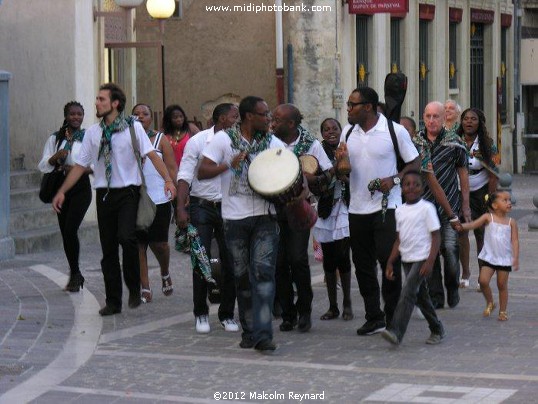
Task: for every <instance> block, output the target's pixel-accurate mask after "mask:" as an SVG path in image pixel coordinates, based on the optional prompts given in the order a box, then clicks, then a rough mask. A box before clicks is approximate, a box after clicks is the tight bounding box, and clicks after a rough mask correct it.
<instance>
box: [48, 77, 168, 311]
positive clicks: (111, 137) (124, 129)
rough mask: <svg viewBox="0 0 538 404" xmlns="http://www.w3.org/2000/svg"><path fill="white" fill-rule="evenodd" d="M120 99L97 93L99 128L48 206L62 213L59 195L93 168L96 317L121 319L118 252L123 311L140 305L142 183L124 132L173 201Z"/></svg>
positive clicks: (105, 90)
mask: <svg viewBox="0 0 538 404" xmlns="http://www.w3.org/2000/svg"><path fill="white" fill-rule="evenodd" d="M125 102H126V97H125V93H124V92H123V90H122V89H121V88H120V87H118V86H117V85H116V84H113V83H107V84H103V85H102V86H101V87H100V88H99V93H98V95H97V97H96V101H95V107H96V110H97V113H96V115H97V117H98V118H101V121H100V122H99V123H96V124H95V125H93V126H91V127H90V128H89V129H88V130H86V135H85V136H84V141H83V142H82V148H81V152H80V154H79V158H78V160H77V161H76V162H75V163H76V164H75V165H74V166H73V168H72V169H71V171H70V172H69V174H68V176H67V177H66V179H65V181H64V183H63V185H62V186H61V187H60V189H59V190H58V193H57V194H56V196H55V197H54V200H53V201H52V206H53V208H54V210H55V211H56V212H59V211H60V210H61V208H62V204H63V202H64V199H65V193H66V192H67V191H69V190H70V189H71V188H72V187H73V185H75V183H76V182H77V181H78V180H79V178H80V177H81V175H82V174H83V173H84V172H85V171H86V168H87V167H90V165H92V164H93V167H94V168H93V174H94V183H93V186H94V188H95V189H96V195H97V198H96V203H97V222H98V225H99V238H100V240H101V249H102V251H103V259H102V260H101V270H102V272H103V277H104V281H105V294H106V304H105V306H104V307H103V308H101V310H99V314H100V315H101V316H110V315H113V314H117V313H121V308H122V282H121V267H120V260H119V256H118V252H119V251H118V247H119V246H120V245H121V248H122V253H123V260H122V263H123V278H124V280H125V284H126V285H127V288H128V289H129V307H130V308H135V307H138V306H139V305H140V303H141V300H140V261H139V256H138V242H137V238H136V234H135V224H136V216H137V210H138V199H139V195H140V193H139V192H140V191H139V189H140V185H141V183H142V177H141V173H140V170H139V168H138V163H137V160H136V157H135V154H134V150H133V144H132V140H131V132H130V127H132V128H133V130H134V134H135V138H136V141H137V142H138V148H139V150H140V155H141V156H142V157H148V158H149V159H150V160H151V162H152V163H153V165H154V166H155V168H156V169H157V171H158V172H159V174H160V175H161V176H162V177H163V179H164V181H165V185H164V188H165V192H166V193H169V195H170V197H171V198H173V197H174V196H175V194H176V188H175V186H174V181H173V180H172V179H171V178H170V175H169V174H168V170H167V168H166V166H165V164H164V162H163V161H162V159H161V158H160V157H159V156H158V155H157V153H156V152H155V149H154V148H153V146H152V145H151V142H150V141H149V138H148V136H147V134H146V131H145V130H144V128H143V127H142V125H141V124H140V123H139V122H136V121H135V120H133V119H132V118H131V117H129V118H125V115H124V112H123V111H124V109H125Z"/></svg>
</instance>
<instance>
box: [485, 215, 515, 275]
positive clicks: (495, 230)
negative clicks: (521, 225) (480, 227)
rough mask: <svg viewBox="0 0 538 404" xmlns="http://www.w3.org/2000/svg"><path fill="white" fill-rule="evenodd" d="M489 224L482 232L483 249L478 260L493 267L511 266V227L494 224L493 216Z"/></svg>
mask: <svg viewBox="0 0 538 404" xmlns="http://www.w3.org/2000/svg"><path fill="white" fill-rule="evenodd" d="M490 215H491V222H490V224H488V225H487V226H486V229H485V230H484V247H482V251H480V254H479V255H478V258H480V259H482V260H484V261H487V262H489V263H490V264H493V265H501V266H506V267H508V266H511V265H512V227H511V226H510V222H511V221H512V219H510V220H509V221H508V224H502V223H495V222H494V221H493V215H492V214H491V213H490Z"/></svg>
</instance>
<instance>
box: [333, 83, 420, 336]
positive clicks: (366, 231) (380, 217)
mask: <svg viewBox="0 0 538 404" xmlns="http://www.w3.org/2000/svg"><path fill="white" fill-rule="evenodd" d="M378 104H379V97H378V95H377V93H376V92H375V91H374V90H373V89H371V88H369V87H362V88H357V89H355V90H353V92H352V93H351V95H350V96H349V99H348V102H347V113H348V121H349V125H347V126H346V127H345V128H344V130H343V131H342V136H341V138H340V139H341V142H342V143H343V144H342V145H341V146H340V147H339V150H337V159H338V160H341V159H342V156H344V155H348V156H349V160H350V163H351V173H350V175H349V186H350V192H351V200H350V205H349V232H350V244H351V251H352V256H353V263H354V264H355V271H356V272H355V273H356V275H357V281H358V283H359V290H360V293H361V295H362V297H363V299H364V308H365V311H366V316H365V317H366V323H364V325H363V326H362V327H361V328H359V329H358V330H357V334H358V335H371V334H375V333H378V332H381V331H383V330H384V329H385V326H386V324H387V323H390V321H391V319H392V316H393V314H394V310H395V308H396V305H397V303H398V298H399V297H400V291H401V283H402V275H401V269H400V262H399V260H397V261H396V262H395V263H394V279H393V280H389V279H387V278H386V277H385V276H383V277H382V287H381V292H382V295H383V300H384V301H385V307H384V313H383V311H381V308H380V293H379V292H380V290H379V289H380V288H379V282H378V280H377V262H379V264H380V265H381V268H382V271H384V270H385V267H386V264H387V260H388V258H389V255H390V252H391V250H392V245H393V244H394V240H395V238H396V223H395V218H394V211H395V209H396V207H397V206H400V205H401V204H402V196H401V189H400V180H401V178H402V177H403V175H404V174H405V173H406V172H407V171H408V170H410V169H414V170H417V169H418V168H419V158H418V152H417V150H416V148H415V146H414V145H413V142H412V141H411V138H410V136H409V134H408V133H407V131H406V130H405V128H404V127H403V126H401V125H399V124H396V123H393V126H394V135H395V139H394V140H393V139H392V136H391V133H390V130H389V122H388V121H387V119H386V118H385V116H383V114H381V113H379V112H377V106H378ZM394 141H396V142H397V146H398V149H399V153H400V156H401V158H402V159H403V161H404V162H405V163H406V164H405V167H404V168H403V169H402V170H401V171H400V172H398V169H397V156H396V147H395V146H396V145H395V144H394V143H393V142H394Z"/></svg>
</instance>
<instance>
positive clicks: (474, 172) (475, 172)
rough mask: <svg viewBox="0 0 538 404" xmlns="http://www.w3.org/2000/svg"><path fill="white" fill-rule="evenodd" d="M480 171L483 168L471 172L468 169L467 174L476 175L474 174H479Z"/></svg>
mask: <svg viewBox="0 0 538 404" xmlns="http://www.w3.org/2000/svg"><path fill="white" fill-rule="evenodd" d="M482 170H483V168H481V169H480V170H471V169H470V168H469V174H470V175H476V174H478V173H480V171H482Z"/></svg>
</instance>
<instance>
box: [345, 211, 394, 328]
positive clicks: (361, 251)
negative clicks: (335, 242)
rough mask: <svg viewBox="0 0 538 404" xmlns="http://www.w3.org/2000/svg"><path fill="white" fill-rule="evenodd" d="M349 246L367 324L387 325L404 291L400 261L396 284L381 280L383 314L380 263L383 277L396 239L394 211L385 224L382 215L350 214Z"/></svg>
mask: <svg viewBox="0 0 538 404" xmlns="http://www.w3.org/2000/svg"><path fill="white" fill-rule="evenodd" d="M349 232H350V237H349V241H350V245H351V252H352V258H353V263H354V264H355V274H356V275H357V282H358V283H359V290H360V292H361V296H362V298H363V299H364V310H365V311H366V321H383V320H385V321H386V322H387V324H388V323H390V321H391V320H392V315H393V314H394V310H395V309H396V305H397V304H398V299H399V297H400V290H401V287H402V271H401V267H400V259H399V258H398V260H396V261H395V262H394V278H395V279H394V280H393V281H391V280H388V279H387V277H386V276H384V275H383V276H382V277H381V278H382V281H381V294H382V295H383V300H384V301H385V307H384V312H385V314H383V311H381V302H380V293H379V292H380V290H379V289H380V288H379V282H378V280H377V262H379V265H380V266H381V271H382V273H383V274H384V273H385V268H386V266H387V260H388V258H389V256H390V252H391V251H392V246H393V245H394V241H395V239H396V221H395V219H394V209H388V210H387V212H386V214H385V220H383V217H382V214H381V211H379V212H375V213H371V214H368V215H357V214H352V213H350V214H349Z"/></svg>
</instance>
